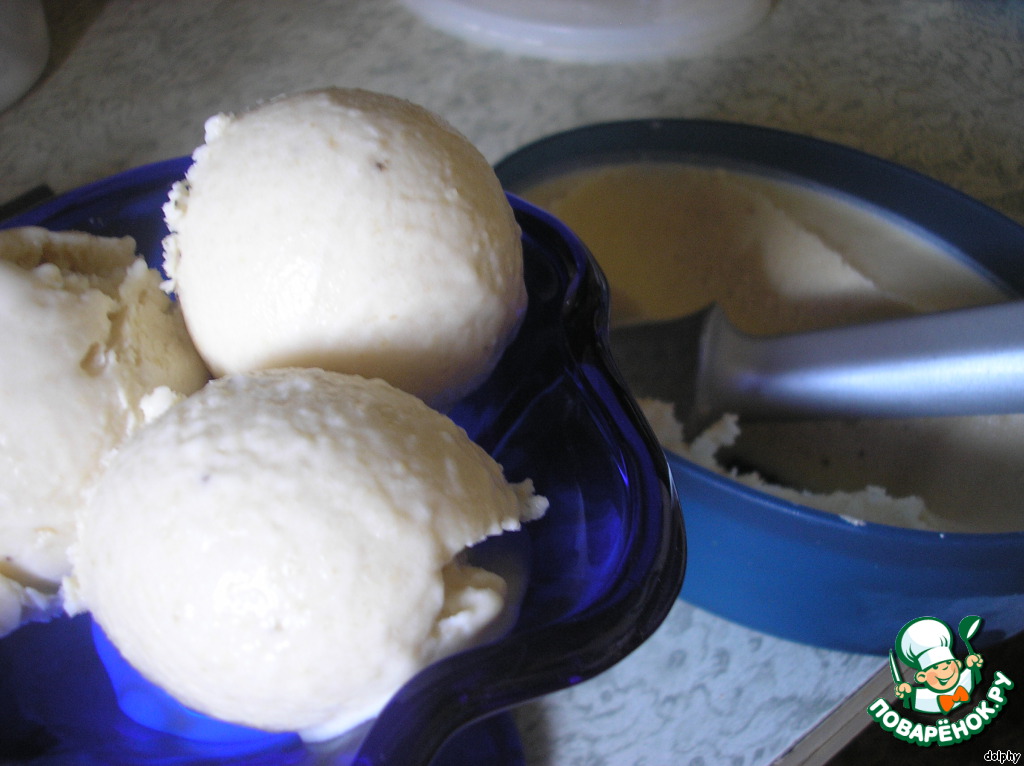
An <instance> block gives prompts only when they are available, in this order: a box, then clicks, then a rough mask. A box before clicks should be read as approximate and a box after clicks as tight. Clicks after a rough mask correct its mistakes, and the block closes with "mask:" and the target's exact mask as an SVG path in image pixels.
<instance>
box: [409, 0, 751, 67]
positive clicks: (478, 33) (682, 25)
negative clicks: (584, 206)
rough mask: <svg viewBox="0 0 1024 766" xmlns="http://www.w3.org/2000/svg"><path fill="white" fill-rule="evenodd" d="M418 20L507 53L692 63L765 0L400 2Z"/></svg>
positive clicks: (735, 31) (744, 24)
mask: <svg viewBox="0 0 1024 766" xmlns="http://www.w3.org/2000/svg"><path fill="white" fill-rule="evenodd" d="M402 2H403V4H404V5H405V6H406V7H407V8H408V9H409V10H411V11H412V12H413V13H415V14H417V15H418V16H420V17H421V18H422V19H423V20H424V21H426V22H427V23H428V24H431V25H432V26H435V27H437V28H438V29H441V30H444V31H445V32H448V33H450V34H453V35H455V36H457V37H461V38H463V39H465V40H469V41H470V42H474V43H477V44H480V45H485V46H488V47H493V48H499V49H502V50H504V51H506V52H509V53H516V54H520V55H526V56H536V57H542V58H548V59H558V60H563V61H580V62H592V63H600V62H607V61H641V60H650V59H656V58H668V57H684V56H696V55H701V54H703V53H706V52H707V51H709V50H711V49H712V48H714V47H715V46H717V45H719V44H721V43H723V42H726V41H728V40H730V39H732V38H733V37H736V36H737V35H740V34H742V33H743V32H746V31H747V30H749V29H750V28H752V27H754V26H755V25H756V24H758V23H759V22H760V21H761V20H762V19H763V18H764V17H765V15H766V14H767V13H768V11H769V9H770V7H771V0H402Z"/></svg>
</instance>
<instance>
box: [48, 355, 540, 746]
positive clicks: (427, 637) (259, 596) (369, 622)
mask: <svg viewBox="0 0 1024 766" xmlns="http://www.w3.org/2000/svg"><path fill="white" fill-rule="evenodd" d="M546 507H547V501H546V500H544V498H542V497H539V496H536V495H534V494H533V491H532V484H531V483H530V482H529V481H524V482H522V483H519V484H515V485H510V484H509V483H507V482H506V480H505V478H504V476H503V473H502V470H501V467H500V466H499V465H498V464H497V463H495V462H494V461H493V460H492V459H491V458H490V457H489V456H488V455H487V454H486V453H485V452H484V451H483V450H482V449H480V447H478V446H477V445H476V444H474V443H473V442H472V441H470V439H469V438H468V436H467V435H466V434H465V432H464V431H462V430H461V429H460V428H459V427H458V426H457V425H455V424H454V423H453V422H452V421H451V420H450V419H449V418H447V417H446V416H444V415H442V414H440V413H438V412H436V411H435V410H432V409H431V408H429V407H427V406H426V405H425V404H424V403H423V402H422V401H420V400H419V399H417V398H416V397H413V396H411V395H409V394H407V393H405V392H402V391H400V390H398V389H395V388H394V387H392V386H390V385H389V384H387V383H385V382H384V381H381V380H367V379H365V378H362V377H359V376H353V375H343V374H340V373H333V372H325V371H323V370H316V369H306V370H298V369H280V370H272V371H263V372H256V373H251V374H247V375H232V376H227V377H225V378H221V379H218V380H216V381H214V382H212V383H210V384H209V385H208V386H207V387H206V388H204V389H203V390H202V391H201V392H199V393H198V394H196V395H194V396H192V397H190V398H189V399H187V400H186V401H184V402H183V403H181V404H179V405H177V406H175V407H174V408H172V409H171V410H170V411H168V412H167V413H166V414H165V415H163V416H162V417H160V418H159V419H157V420H156V421H155V422H154V423H152V424H151V425H149V426H147V428H146V429H144V430H143V431H141V432H139V433H138V434H137V436H136V437H135V438H134V439H133V440H132V441H131V442H130V443H129V444H128V445H126V446H125V447H124V448H123V449H122V450H120V451H119V453H118V454H117V456H116V457H115V458H114V461H113V463H112V465H111V467H110V469H109V470H108V471H107V472H106V473H105V474H104V477H103V479H102V480H101V482H100V484H99V485H98V486H97V489H96V491H95V493H94V495H93V498H92V502H91V503H90V505H89V506H88V507H87V508H86V510H85V511H84V512H83V514H82V516H81V524H80V530H79V531H80V536H79V540H78V542H77V544H76V546H75V547H74V548H73V553H72V557H73V560H74V563H75V571H74V575H73V577H72V578H70V579H69V580H68V581H67V582H66V591H67V594H68V603H69V605H70V606H69V608H71V609H76V608H79V609H89V610H91V611H92V613H93V616H94V618H95V619H96V620H97V622H98V623H99V624H100V625H101V626H102V627H103V628H104V630H105V631H106V633H107V635H108V636H109V637H110V639H111V640H112V642H113V643H114V644H115V645H116V646H117V647H118V648H119V649H120V650H121V652H122V653H123V654H124V656H125V658H126V659H127V660H128V661H129V662H130V663H132V664H133V665H134V666H135V667H136V668H137V669H138V670H139V671H140V672H142V673H143V674H144V675H146V676H147V677H149V678H150V679H151V680H152V681H154V682H155V683H157V684H159V685H160V686H162V687H164V688H165V689H166V690H167V691H169V692H170V693H171V694H172V695H174V696H175V697H177V698H178V699H179V700H180V701H181V702H183V703H184V704H186V705H188V706H190V707H192V708H194V709H197V710H199V711H202V712H205V713H207V714H210V715H213V716H215V717H218V718H221V719H224V720H228V721H233V722H236V723H242V724H245V725H249V726H254V727H256V728H261V729H267V730H284V731H293V730H294V731H300V732H302V733H303V734H304V736H306V737H308V738H310V739H322V738H326V737H330V736H333V735H335V734H338V733H341V732H343V731H345V730H347V729H349V728H350V727H352V726H353V725H356V724H358V723H360V722H361V721H363V720H365V719H367V718H369V717H372V716H373V715H375V714H376V713H377V712H378V711H379V709H380V707H381V706H382V705H383V703H384V702H385V701H386V700H387V699H388V698H389V697H390V695H392V694H393V693H394V692H395V691H396V690H397V688H398V687H399V686H400V685H401V684H402V683H403V682H404V681H406V680H407V679H408V678H409V677H411V676H412V675H413V674H414V673H415V672H417V671H418V670H419V669H420V668H422V667H424V666H425V665H426V664H428V663H429V662H431V661H433V660H435V659H438V658H440V657H442V656H444V655H446V654H449V653H451V652H453V651H456V650H458V649H460V648H463V647H464V646H465V645H466V644H467V643H469V642H472V641H473V640H475V639H478V634H479V633H480V631H481V630H483V629H484V628H485V627H486V626H487V625H488V623H490V622H491V621H493V620H494V619H495V617H496V616H497V615H498V614H499V612H500V611H501V609H502V606H503V601H504V598H503V596H504V590H505V585H504V582H503V581H502V579H501V578H500V577H498V576H497V575H494V574H491V573H490V572H485V571H483V570H481V569H478V568H475V567H472V566H469V565H467V564H465V563H464V562H463V561H462V559H461V557H460V552H461V551H462V550H463V549H464V548H466V547H467V546H471V545H473V544H475V543H477V542H479V541H480V540H482V539H483V538H485V537H487V536H489V535H495V534H498V533H500V532H502V531H503V530H512V529H517V528H518V527H519V526H520V522H521V521H525V520H529V519H533V518H536V517H538V516H540V515H541V514H543V513H544V510H545V509H546Z"/></svg>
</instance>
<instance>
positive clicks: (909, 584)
mask: <svg viewBox="0 0 1024 766" xmlns="http://www.w3.org/2000/svg"><path fill="white" fill-rule="evenodd" d="M638 161H667V162H682V163H687V164H692V165H698V166H703V167H714V168H724V169H729V170H736V171H741V172H745V173H752V174H756V175H760V176H762V177H765V178H774V179H778V180H784V181H788V182H791V183H797V184H800V185H802V186H805V187H807V188H810V189H813V190H814V191H816V192H818V193H821V194H824V195H828V196H832V197H835V198H839V199H842V200H844V201H846V202H850V203H853V204H855V205H857V206H860V207H865V208H868V209H870V210H872V211H873V212H875V213H876V214H878V215H879V216H881V217H883V218H884V219H886V220H888V221H890V222H891V223H893V224H895V225H897V226H902V227H906V228H907V229H908V230H910V231H912V232H914V233H916V234H918V235H921V236H924V237H926V238H929V239H931V240H932V241H933V242H934V243H935V244H936V245H938V246H940V247H942V248H943V249H944V250H946V251H947V252H948V253H949V254H950V255H951V257H955V258H959V259H961V260H962V262H964V263H966V264H967V265H969V266H971V267H972V268H974V269H976V270H977V271H979V272H982V273H984V274H986V275H987V276H989V277H990V278H991V279H992V280H993V281H994V282H995V283H997V284H999V285H1001V286H1002V287H1004V288H1005V289H1006V290H1007V291H1008V292H1009V293H1013V294H1017V295H1024V227H1021V226H1020V225H1019V224H1017V223H1016V222H1014V221H1012V220H1010V219H1009V218H1007V217H1006V216H1004V215H1002V214H1000V213H998V212H996V211H995V210H993V209H991V208H989V207H987V206H985V205H984V204H982V203H981V202H978V201H977V200H975V199H972V198H970V197H968V196H966V195H964V194H962V193H961V192H958V191H956V190H955V189H952V188H950V187H949V186H946V185H944V184H941V183H939V182H937V181H935V180H933V179H931V178H928V177H927V176H924V175H922V174H920V173H917V172H915V171H912V170H909V169H908V168H905V167H902V166H899V165H896V164H894V163H892V162H888V161H886V160H883V159H880V158H878V157H874V156H872V155H869V154H865V153H864V152H860V151H857V150H855V149H851V148H848V147H844V146H841V145H838V144H835V143H831V142H828V141H822V140H818V139H814V138H811V137H809V136H803V135H799V134H795V133H790V132H786V131H781V130H775V129H771V128H765V127H760V126H754V125H743V124H739V123H731V122H722V121H717V120H684V119H678V120H675V119H650V120H624V121H617V122H610V123H599V124H594V125H587V126H583V127H580V128H576V129H573V130H569V131H565V132H562V133H558V134H555V135H552V136H548V137H546V138H542V139H540V140H538V141H536V142H534V143H532V144H529V145H527V146H525V147H523V148H521V149H519V150H517V151H515V152H513V153H512V154H510V155H509V156H508V157H506V158H504V159H503V160H501V161H500V162H498V163H497V165H496V166H495V170H496V172H497V174H498V178H499V179H500V180H501V182H502V184H503V185H504V186H505V188H506V189H508V190H509V191H511V192H513V193H523V192H525V191H526V190H527V189H529V188H530V187H531V186H533V185H535V184H537V183H539V182H541V181H546V180H549V179H552V178H556V177H558V176H561V175H564V174H566V173H569V172H572V171H576V170H580V169H585V168H595V167H602V166H608V165H613V164H616V163H622V162H638ZM668 457H669V464H670V466H671V468H672V473H673V475H674V477H675V481H676V489H677V491H678V493H679V497H680V502H681V505H682V508H683V515H684V517H685V519H686V540H687V551H688V556H687V567H686V582H685V584H684V585H683V588H682V592H681V598H683V599H684V600H686V601H688V602H690V603H693V604H695V605H697V606H700V607H702V608H704V609H707V610H709V611H712V612H714V613H716V614H719V615H721V616H723V617H726V618H728V619H730V620H732V621H734V622H737V623H739V624H742V625H745V626H747V627H750V628H753V629H755V630H759V631H762V632H765V633H770V634H772V635H775V636H779V637H782V638H786V639H789V640H792V641H796V642H800V643H805V644H810V645H814V646H821V647H825V648H828V649H838V650H844V651H849V652H863V653H868V654H885V653H887V652H888V650H889V648H890V647H891V646H892V642H893V640H894V638H895V636H896V634H897V632H898V631H899V629H900V628H901V627H902V626H903V625H904V624H905V623H907V622H908V621H910V620H912V619H914V618H916V617H921V616H924V615H932V616H935V617H938V618H940V619H942V620H944V621H945V622H947V623H948V624H954V625H955V624H957V623H958V622H959V620H960V618H962V617H964V616H965V615H967V614H978V615H982V616H983V617H984V619H985V628H984V630H983V631H982V633H981V634H979V638H978V641H977V642H976V643H977V644H978V645H979V646H986V645H991V644H993V643H997V642H999V641H1001V640H1003V639H1005V638H1008V637H1010V636H1013V635H1016V634H1017V633H1019V632H1021V630H1024V531H1021V532H1009V533H1005V534H952V533H938V532H929V531H924V530H916V529H900V528H896V527H890V526H885V525H882V524H870V523H868V524H863V525H854V524H851V523H848V522H847V521H845V520H843V519H841V518H839V517H838V516H835V515H833V514H829V513H824V512H822V511H818V510H815V509H813V508H809V507H807V506H803V505H798V504H796V503H790V502H787V501H784V500H780V499H778V498H775V497H773V496H771V495H768V494H766V493H764V492H761V491H759V490H756V489H752V488H750V487H747V486H745V485H741V484H739V483H737V482H734V481H731V480H729V479H728V478H726V477H723V476H721V475H719V474H716V473H714V472H712V471H709V470H707V469H705V468H702V467H701V466H698V465H696V464H694V463H692V462H690V461H688V460H686V459H684V458H682V457H680V456H678V455H674V454H670V455H669V456H668ZM951 470H955V467H953V466H951ZM1021 526H1022V528H1024V520H1022V525H1021Z"/></svg>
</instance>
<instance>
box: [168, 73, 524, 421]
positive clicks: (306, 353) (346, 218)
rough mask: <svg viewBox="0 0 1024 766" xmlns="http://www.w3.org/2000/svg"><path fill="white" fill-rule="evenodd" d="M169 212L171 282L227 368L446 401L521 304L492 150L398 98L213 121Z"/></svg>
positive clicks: (204, 347) (295, 102) (333, 99)
mask: <svg viewBox="0 0 1024 766" xmlns="http://www.w3.org/2000/svg"><path fill="white" fill-rule="evenodd" d="M193 159H194V163H193V165H192V166H191V168H190V169H189V170H188V173H187V178H186V179H185V181H184V182H182V183H179V184H178V185H176V186H175V187H174V190H173V191H172V193H171V195H170V199H169V200H168V203H167V205H166V206H165V209H164V210H165V217H166V220H167V224H168V227H169V229H170V231H171V235H170V236H169V237H168V238H167V240H166V243H165V249H166V271H167V272H168V274H169V275H170V277H171V279H170V287H172V288H173V289H174V290H175V291H176V292H177V294H178V297H179V299H180V301H181V304H182V307H183V311H184V314H185V319H186V321H187V323H188V326H189V330H190V331H191V333H192V336H193V338H194V340H195V342H196V345H197V346H198V348H199V350H200V352H201V353H202V355H203V357H204V358H205V359H206V361H207V362H208V364H209V365H210V367H211V369H212V370H213V371H214V372H215V373H216V374H218V375H219V374H224V373H229V372H242V371H247V370H254V369H264V368H270V367H286V366H297V367H323V368H325V369H331V370H337V371H340V372H349V373H356V374H361V375H366V376H368V377H382V378H384V379H386V380H388V381H389V382H391V383H392V384H393V385H396V386H398V387H399V388H402V389H404V390H406V391H409V392H411V393H413V394H416V395H417V396H420V397H421V398H423V399H425V400H426V401H427V402H428V403H430V404H432V405H434V406H436V407H439V408H444V407H446V406H448V405H449V404H451V403H452V402H453V401H454V400H456V399H458V398H459V397H461V396H462V395H464V394H465V393H466V392H467V391H469V390H471V389H472V388H473V387H474V386H476V385H477V384H478V383H479V382H481V380H482V379H483V378H484V377H485V376H486V375H487V374H488V373H489V372H490V371H491V369H492V368H493V366H494V364H495V363H496V361H497V359H498V357H499V356H500V354H501V352H502V351H503V350H504V348H505V346H506V345H507V343H508V342H509V340H510V339H511V337H512V336H513V334H514V332H515V330H516V329H517V327H518V324H519V320H520V318H521V315H522V313H523V311H524V308H525V304H526V292H525V286H524V282H523V263H522V245H521V242H520V232H519V228H518V226H517V224H516V222H515V219H514V216H513V213H512V210H511V207H510V206H509V204H508V201H507V200H506V198H505V195H504V193H503V192H502V189H501V186H500V184H499V183H498V180H497V178H496V176H495V175H494V172H493V170H492V169H491V167H490V165H489V164H488V163H487V161H486V159H485V158H484V157H483V156H482V155H481V154H480V153H479V151H477V150H476V148H475V147H473V145H472V144H470V143H469V142H468V141H467V140H466V139H465V138H464V137H463V136H461V135H460V134H459V133H458V132H456V131H455V130H454V129H453V128H452V127H451V126H449V125H448V124H446V123H445V122H443V121H442V120H441V119H440V118H438V117H437V116H435V115H433V114H432V113H430V112H428V111H427V110H425V109H423V108H422V107H419V106H416V105H414V104H411V103H409V102H407V101H403V100H401V99H397V98H393V97H390V96H386V95H383V94H379V93H370V92H366V91H361V90H343V89H329V90H323V91H315V92H308V93H300V94H296V95H291V96H287V97H283V98H279V99H276V100H273V101H270V102H267V103H264V104H262V105H260V106H257V107H255V108H253V109H252V110H250V111H247V112H244V113H241V114H238V115H228V114H221V115H217V116H214V117H212V118H210V119H209V120H208V121H207V123H206V136H205V144H204V145H203V146H200V147H199V148H198V149H197V150H196V151H195V153H194V155H193Z"/></svg>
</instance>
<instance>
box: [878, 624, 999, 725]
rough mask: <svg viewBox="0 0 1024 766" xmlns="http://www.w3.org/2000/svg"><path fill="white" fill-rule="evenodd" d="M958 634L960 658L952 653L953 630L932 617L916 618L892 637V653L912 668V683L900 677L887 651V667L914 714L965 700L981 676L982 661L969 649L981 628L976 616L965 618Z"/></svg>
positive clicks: (946, 710)
mask: <svg viewBox="0 0 1024 766" xmlns="http://www.w3.org/2000/svg"><path fill="white" fill-rule="evenodd" d="M960 624H961V626H963V629H962V631H961V637H962V638H963V640H964V644H965V645H966V646H967V647H968V651H969V652H970V654H968V655H967V656H966V657H965V658H964V659H963V660H960V659H958V658H957V657H955V656H954V654H953V649H954V643H953V631H952V629H951V628H950V627H949V626H948V625H946V623H944V622H942V621H940V620H936V619H935V618H934V617H919V618H918V619H916V620H911V621H910V622H908V623H907V624H906V625H904V626H903V628H902V630H900V632H899V634H898V635H897V636H896V653H897V654H898V655H899V658H900V659H901V660H902V661H903V664H904V665H907V666H908V667H910V668H913V669H914V671H916V672H915V673H914V678H913V680H914V682H915V683H914V684H910V683H908V682H907V681H904V680H903V679H902V676H901V675H900V674H899V668H898V667H897V665H896V663H895V659H894V657H893V653H892V650H890V651H889V668H890V670H891V671H892V674H893V678H892V680H893V683H894V684H895V685H896V696H897V697H898V698H899V699H902V700H904V702H905V704H906V705H907V707H909V708H911V709H912V710H916V711H917V712H918V713H938V714H946V713H949V712H950V711H951V710H953V709H954V708H957V707H959V706H960V705H963V704H964V703H965V702H969V701H970V699H971V692H972V691H974V686H975V684H976V683H977V681H978V680H980V676H981V666H982V664H983V662H984V661H983V660H982V658H981V655H980V654H975V653H974V652H973V650H972V649H970V639H971V638H973V636H974V634H975V633H977V631H978V628H980V627H981V618H980V617H966V618H964V620H963V621H962V622H961V623H960Z"/></svg>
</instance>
